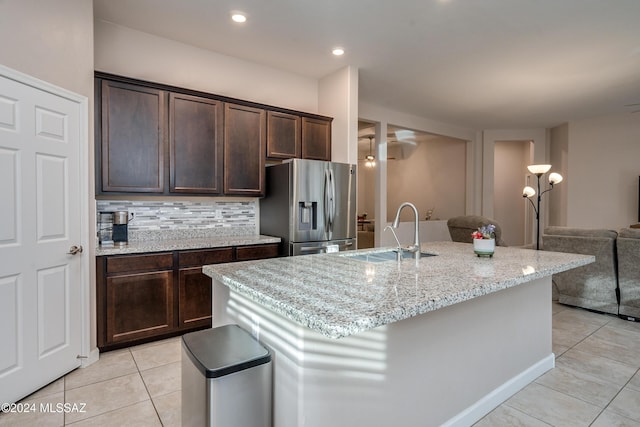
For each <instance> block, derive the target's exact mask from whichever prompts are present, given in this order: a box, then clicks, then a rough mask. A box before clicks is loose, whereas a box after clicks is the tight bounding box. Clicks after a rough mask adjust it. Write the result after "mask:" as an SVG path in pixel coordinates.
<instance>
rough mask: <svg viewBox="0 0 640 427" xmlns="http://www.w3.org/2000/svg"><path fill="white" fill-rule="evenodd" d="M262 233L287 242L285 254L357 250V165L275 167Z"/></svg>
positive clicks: (269, 176) (263, 205) (269, 173)
mask: <svg viewBox="0 0 640 427" xmlns="http://www.w3.org/2000/svg"><path fill="white" fill-rule="evenodd" d="M265 194H266V195H265V197H264V198H263V199H261V200H260V233H261V234H266V235H270V236H276V237H280V238H282V241H283V245H282V255H285V256H286V255H305V254H314V253H323V252H337V251H344V250H351V249H355V248H356V240H355V238H356V165H350V164H346V163H335V162H324V161H320V160H303V159H292V160H288V161H285V162H284V163H282V164H279V165H274V166H269V167H267V170H266V193H265Z"/></svg>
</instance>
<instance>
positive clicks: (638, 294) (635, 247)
mask: <svg viewBox="0 0 640 427" xmlns="http://www.w3.org/2000/svg"><path fill="white" fill-rule="evenodd" d="M616 243H617V254H618V287H619V289H620V305H619V315H620V317H623V318H627V319H629V320H637V321H640V229H637V228H623V229H621V230H619V231H618V239H617V241H616Z"/></svg>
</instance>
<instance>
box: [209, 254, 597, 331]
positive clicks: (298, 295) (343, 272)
mask: <svg viewBox="0 0 640 427" xmlns="http://www.w3.org/2000/svg"><path fill="white" fill-rule="evenodd" d="M389 249H390V248H378V249H374V250H370V249H369V250H366V249H365V250H359V251H348V252H339V253H332V254H318V255H304V256H296V257H286V258H275V259H269V260H260V261H247V262H241V263H234V264H218V265H208V266H205V267H204V268H203V272H204V273H205V274H207V275H209V276H211V277H212V278H214V279H216V280H218V281H220V282H221V283H223V284H224V285H226V286H228V287H229V288H231V289H232V290H234V291H236V292H238V293H240V294H242V295H244V296H245V297H247V298H250V299H251V300H253V301H255V302H257V303H259V304H261V305H263V306H264V307H266V308H268V309H270V310H272V311H274V312H276V313H278V314H280V315H282V316H284V317H286V318H288V319H290V320H292V321H294V322H297V323H298V324H300V325H302V326H306V327H308V328H310V329H312V330H315V331H317V332H320V333H322V334H323V335H325V336H327V337H330V338H340V337H345V336H349V335H352V334H356V333H358V332H362V331H365V330H368V329H371V328H375V327H378V326H382V325H386V324H389V323H392V322H396V321H398V320H402V319H406V318H409V317H413V316H416V315H418V314H422V313H425V312H428V311H433V310H437V309H440V308H443V307H447V306H450V305H453V304H457V303H460V302H463V301H466V300H469V299H472V298H476V297H479V296H482V295H487V294H490V293H492V292H496V291H499V290H502V289H506V288H510V287H513V286H517V285H520V284H523V283H526V282H529V281H531V280H534V279H539V278H542V277H546V276H550V275H551V274H554V273H559V272H562V271H565V270H570V269H572V268H575V267H580V266H582V265H586V264H590V263H592V262H594V261H595V257H593V256H587V255H577V254H568V253H558V252H545V251H536V250H531V249H517V248H509V247H497V248H496V251H495V255H494V256H493V258H479V257H476V255H475V254H474V253H473V246H472V245H470V244H466V243H454V242H431V243H425V244H423V245H422V250H423V251H424V252H429V253H433V254H436V255H437V256H432V257H423V258H422V259H421V260H419V261H418V262H417V263H416V261H415V260H414V259H405V260H403V261H402V262H400V263H398V262H397V261H395V260H392V261H386V262H379V263H371V262H366V261H361V260H358V259H354V258H353V256H354V255H359V254H365V253H374V252H381V251H386V250H389Z"/></svg>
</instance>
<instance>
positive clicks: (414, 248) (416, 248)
mask: <svg viewBox="0 0 640 427" xmlns="http://www.w3.org/2000/svg"><path fill="white" fill-rule="evenodd" d="M405 206H409V207H410V208H411V209H413V215H414V218H413V221H414V229H413V245H411V246H409V247H407V248H405V249H404V250H406V251H408V252H411V253H413V257H414V258H415V259H420V230H419V227H418V225H419V221H420V220H419V219H418V217H419V215H418V209H417V208H416V206H415V205H414V204H413V203H409V202H404V203H403V204H401V205H400V207H399V208H398V211H397V212H396V219H394V220H393V224H392V225H391V227H393V228H398V227H399V226H400V211H402V208H404V207H405ZM394 234H395V233H394Z"/></svg>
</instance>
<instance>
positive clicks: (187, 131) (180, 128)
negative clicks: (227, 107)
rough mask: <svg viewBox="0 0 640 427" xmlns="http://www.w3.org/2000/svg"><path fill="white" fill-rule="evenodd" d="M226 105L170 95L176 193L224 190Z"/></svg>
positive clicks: (172, 179)
mask: <svg viewBox="0 0 640 427" xmlns="http://www.w3.org/2000/svg"><path fill="white" fill-rule="evenodd" d="M222 107H223V104H222V102H220V101H215V100H211V99H206V98H199V97H195V96H189V95H181V94H177V93H171V94H170V95H169V161H170V169H169V170H170V174H169V189H170V191H171V192H174V193H208V194H221V193H222V126H223V123H222V114H223V110H222Z"/></svg>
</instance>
